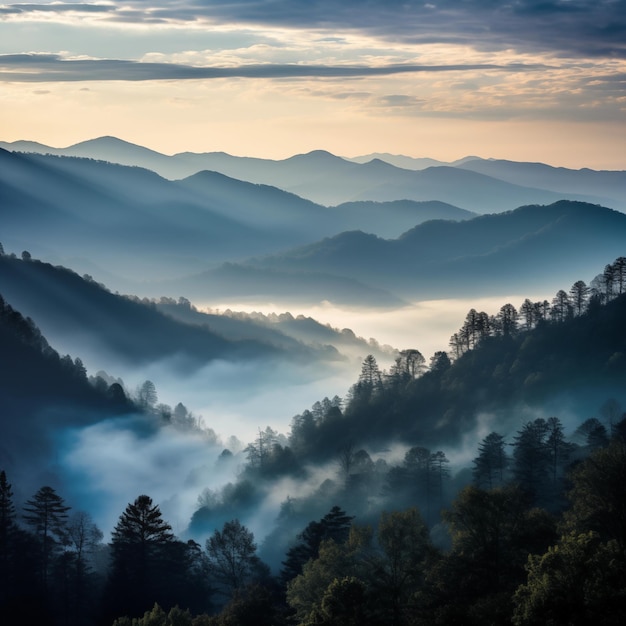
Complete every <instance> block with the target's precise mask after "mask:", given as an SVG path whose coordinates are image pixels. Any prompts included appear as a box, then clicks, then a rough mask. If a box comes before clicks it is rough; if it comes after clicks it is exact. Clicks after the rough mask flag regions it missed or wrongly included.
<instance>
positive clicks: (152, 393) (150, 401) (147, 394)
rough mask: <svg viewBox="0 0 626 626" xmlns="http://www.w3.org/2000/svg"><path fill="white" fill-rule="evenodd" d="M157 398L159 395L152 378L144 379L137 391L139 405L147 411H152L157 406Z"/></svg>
mask: <svg viewBox="0 0 626 626" xmlns="http://www.w3.org/2000/svg"><path fill="white" fill-rule="evenodd" d="M157 400H158V396H157V391H156V387H155V386H154V383H153V382H152V381H151V380H146V381H144V383H143V384H142V385H141V387H139V391H138V392H137V402H138V404H139V406H140V407H141V408H142V409H144V410H146V411H151V410H152V409H154V407H155V406H156V403H157Z"/></svg>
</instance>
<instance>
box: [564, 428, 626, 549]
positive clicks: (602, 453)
mask: <svg viewBox="0 0 626 626" xmlns="http://www.w3.org/2000/svg"><path fill="white" fill-rule="evenodd" d="M569 479H570V482H571V485H572V488H571V490H570V491H569V493H568V497H569V499H570V501H571V503H572V505H571V508H570V509H569V510H568V511H567V513H566V515H565V521H566V527H567V528H568V529H570V530H575V531H577V532H587V531H589V530H593V531H595V532H597V533H598V534H599V536H600V537H601V539H602V540H604V541H610V540H614V541H616V542H617V544H618V545H619V546H620V549H622V550H624V549H625V548H626V442H624V440H623V439H621V438H618V437H615V438H614V439H613V440H612V441H611V443H610V445H609V446H608V447H606V448H599V449H597V450H595V451H594V452H593V453H592V454H591V455H590V456H589V457H588V458H587V459H585V460H584V461H583V462H582V463H580V464H578V465H576V466H575V467H574V468H573V469H572V471H571V472H570V475H569Z"/></svg>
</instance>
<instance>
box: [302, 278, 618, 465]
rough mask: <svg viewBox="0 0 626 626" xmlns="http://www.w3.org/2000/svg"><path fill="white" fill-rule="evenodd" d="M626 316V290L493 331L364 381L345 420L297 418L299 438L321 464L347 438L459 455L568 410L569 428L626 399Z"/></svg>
mask: <svg viewBox="0 0 626 626" xmlns="http://www.w3.org/2000/svg"><path fill="white" fill-rule="evenodd" d="M578 278H580V276H579V277H578ZM563 287H564V288H567V286H566V285H564V286H563ZM503 304H504V303H503ZM625 318H626V294H623V295H621V296H618V297H617V298H615V299H614V300H613V301H611V302H609V303H608V304H606V305H599V304H597V303H595V304H593V305H592V306H590V308H589V309H588V310H587V312H586V313H584V314H583V315H581V316H579V317H573V318H570V319H568V320H566V321H563V322H555V321H544V322H541V323H540V324H539V325H537V326H536V327H535V328H534V329H532V330H529V331H524V330H517V331H514V332H513V333H512V334H507V335H504V336H503V335H499V336H491V337H487V338H486V339H484V340H482V341H481V342H480V343H479V344H478V346H477V347H476V348H474V349H472V350H469V351H467V352H466V353H465V354H463V355H462V356H461V357H460V358H458V359H457V360H456V361H454V362H453V363H452V364H450V363H449V361H445V362H439V363H438V364H437V365H435V367H433V368H432V370H431V371H429V372H426V373H425V374H424V375H422V376H420V377H418V378H415V379H409V380H406V379H399V378H394V377H388V378H384V379H383V383H382V385H381V386H379V387H378V388H374V389H372V388H371V387H368V386H367V384H363V382H362V381H361V384H360V385H359V384H356V385H355V387H353V389H352V391H351V400H350V402H349V403H348V405H347V406H346V408H345V410H344V413H343V419H335V420H319V421H317V422H316V423H315V424H314V427H312V426H311V424H310V423H308V424H307V423H306V420H304V419H303V418H302V416H297V417H296V418H294V424H295V426H294V428H293V429H292V434H291V443H292V445H294V448H295V452H296V454H297V456H298V458H300V459H302V458H305V459H306V458H307V457H308V458H311V459H318V460H319V459H324V458H331V457H332V453H331V452H330V451H331V450H332V451H334V450H336V449H337V448H338V446H339V445H340V444H341V442H352V444H353V445H354V446H356V447H359V446H363V447H364V448H366V449H369V450H376V449H385V448H386V447H387V446H389V445H390V444H391V443H392V442H404V443H406V444H408V445H419V446H426V447H432V448H435V449H436V447H441V448H442V449H444V450H457V451H458V447H459V446H463V445H465V444H466V443H467V442H468V441H472V440H475V441H479V440H480V439H481V438H482V437H484V436H485V435H486V434H487V433H488V432H490V431H497V432H499V433H502V434H503V435H505V436H509V437H510V436H511V434H512V433H514V432H515V431H516V430H518V429H520V428H521V427H522V426H523V425H524V423H526V422H528V421H530V420H532V419H535V418H537V417H538V416H543V417H544V418H547V417H549V416H551V415H555V416H558V417H559V418H560V419H561V420H562V421H563V422H564V424H565V427H566V428H567V429H568V430H569V429H570V428H571V424H575V426H578V425H579V424H580V423H582V422H583V421H584V420H586V419H588V418H590V417H592V416H595V415H597V412H598V409H599V408H600V407H601V406H602V405H603V404H605V403H606V401H607V400H608V399H609V398H613V402H614V403H615V402H616V403H617V405H618V406H619V405H620V404H621V405H622V406H624V404H625V403H626V392H625V390H624V386H623V380H624V376H626V326H625V325H624V319H625ZM443 347H444V346H442V348H443ZM305 426H306V428H307V431H306V437H304V434H305V433H304V432H303V429H304V428H305Z"/></svg>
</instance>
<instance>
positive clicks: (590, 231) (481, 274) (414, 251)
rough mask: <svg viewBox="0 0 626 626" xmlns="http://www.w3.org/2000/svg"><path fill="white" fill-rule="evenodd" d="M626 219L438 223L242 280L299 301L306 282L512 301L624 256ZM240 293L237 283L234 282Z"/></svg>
mask: <svg viewBox="0 0 626 626" xmlns="http://www.w3.org/2000/svg"><path fill="white" fill-rule="evenodd" d="M625 248H626V215H624V214H623V213H620V212H618V211H614V210H612V209H607V208H604V207H599V206H596V205H591V204H586V203H578V202H569V201H565V200H563V201H560V202H557V203H554V204H552V205H548V206H540V205H530V206H525V207H520V208H518V209H516V210H515V211H509V212H506V213H499V214H493V215H483V216H479V217H476V218H474V219H472V220H466V221H463V222H451V221H445V220H432V221H428V222H424V223H423V224H421V225H418V226H416V227H415V228H413V229H411V230H409V231H407V232H406V233H404V234H403V235H402V236H401V237H399V238H397V239H391V240H388V239H382V238H380V237H376V236H375V235H371V234H366V233H363V232H360V231H352V232H345V233H341V234H340V235H337V236H335V237H330V238H326V239H323V240H321V241H319V242H317V243H315V244H309V245H307V246H302V247H299V248H295V249H293V250H290V251H288V252H285V253H282V254H279V255H273V256H269V257H263V258H256V259H250V260H249V261H247V262H246V263H244V264H240V265H239V266H238V267H239V270H238V271H239V275H240V276H241V277H242V281H243V277H245V275H246V272H249V273H250V275H256V274H258V272H259V271H260V270H264V271H265V272H267V273H268V274H267V275H271V273H273V276H274V279H275V281H276V282H277V283H279V284H288V285H290V286H291V289H292V292H293V293H294V294H297V293H298V280H299V279H298V276H299V275H302V276H310V275H312V274H315V273H318V274H326V275H328V276H336V277H341V278H343V279H353V280H356V281H359V282H361V283H362V284H366V285H370V286H371V287H378V288H383V287H384V289H386V290H389V291H390V292H391V293H393V294H394V295H395V296H398V297H400V298H405V299H407V300H411V299H432V298H439V297H450V296H451V295H452V294H454V295H456V296H471V295H473V294H476V293H477V292H478V293H482V294H485V293H492V294H495V293H507V291H509V292H510V290H511V288H513V287H514V288H515V289H519V288H529V287H532V286H535V287H539V286H540V285H542V284H543V276H544V275H546V274H548V273H549V275H550V277H551V280H553V279H554V278H555V277H556V278H558V279H559V280H561V281H562V282H565V281H567V280H569V279H570V278H571V277H574V276H576V275H580V274H584V272H585V270H586V269H587V268H589V267H597V266H599V265H601V264H602V263H603V261H604V259H606V258H607V256H608V257H614V258H616V257H618V256H621V255H623V253H624V250H625ZM231 288H233V289H234V288H235V281H234V280H233V281H231Z"/></svg>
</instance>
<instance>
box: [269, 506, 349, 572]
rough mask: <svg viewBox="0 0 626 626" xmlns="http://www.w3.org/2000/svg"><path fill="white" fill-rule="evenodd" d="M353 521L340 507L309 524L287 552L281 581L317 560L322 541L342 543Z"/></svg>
mask: <svg viewBox="0 0 626 626" xmlns="http://www.w3.org/2000/svg"><path fill="white" fill-rule="evenodd" d="M353 519H354V518H353V517H352V516H350V515H347V514H346V512H345V511H343V510H342V509H341V508H340V507H338V506H333V508H332V509H331V510H330V511H329V512H328V513H327V514H326V515H324V517H323V518H322V519H320V520H319V521H313V522H310V523H309V524H308V525H307V527H306V528H305V529H304V530H303V531H302V532H301V533H300V534H299V535H298V536H297V538H296V543H295V544H294V545H293V546H292V547H291V548H289V550H288V551H287V555H286V558H285V560H284V561H283V570H282V572H281V578H282V579H283V581H284V582H288V581H290V580H292V579H293V578H295V577H296V576H297V575H298V574H301V573H302V567H303V566H304V564H305V563H306V562H307V561H309V560H310V559H315V558H317V556H318V554H319V548H320V545H321V543H322V541H325V540H327V539H332V540H333V541H335V542H336V543H342V542H344V541H345V540H346V539H347V538H348V535H349V533H350V526H351V524H352V520H353Z"/></svg>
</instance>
